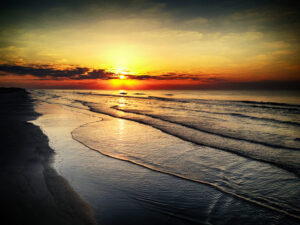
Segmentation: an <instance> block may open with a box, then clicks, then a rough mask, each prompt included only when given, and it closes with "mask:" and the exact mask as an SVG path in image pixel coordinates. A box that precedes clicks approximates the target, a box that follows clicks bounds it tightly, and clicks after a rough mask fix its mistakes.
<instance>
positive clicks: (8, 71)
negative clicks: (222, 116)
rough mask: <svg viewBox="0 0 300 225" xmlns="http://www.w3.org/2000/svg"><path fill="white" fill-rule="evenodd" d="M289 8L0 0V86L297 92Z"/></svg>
mask: <svg viewBox="0 0 300 225" xmlns="http://www.w3.org/2000/svg"><path fill="white" fill-rule="evenodd" d="M296 3H297V2H296V1H288V0H285V1H279V0H272V1H267V0H260V1H258V0H252V1H248V0H244V1H240V0H224V1H216V0H209V1H201V0H197V1H196V0H195V1H194V0H184V1H179V0H166V1H163V0H115V1H114V0H110V1H108V0H107V1H106V0H102V1H101V0H73V1H67V0H39V1H35V0H32V1H26V0H10V1H6V0H4V1H1V3H0V4H1V7H0V86H6V87H7V86H16V87H25V88H71V89H207V88H208V89H210V88H211V89H223V88H224V89H228V88H229V89H230V88H233V89H235V88H237V89H247V88H250V89H251V88H254V89H257V88H259V89H269V88H284V89H286V88H297V87H298V85H299V84H300V16H299V14H300V13H299V12H300V8H299V6H297V4H296Z"/></svg>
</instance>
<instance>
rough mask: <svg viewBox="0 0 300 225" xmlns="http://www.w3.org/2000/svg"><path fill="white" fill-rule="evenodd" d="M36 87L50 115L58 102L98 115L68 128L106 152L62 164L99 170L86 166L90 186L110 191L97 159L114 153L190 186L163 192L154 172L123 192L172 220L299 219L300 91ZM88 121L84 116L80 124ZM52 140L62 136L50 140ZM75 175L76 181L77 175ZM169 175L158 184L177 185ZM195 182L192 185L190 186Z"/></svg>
mask: <svg viewBox="0 0 300 225" xmlns="http://www.w3.org/2000/svg"><path fill="white" fill-rule="evenodd" d="M31 93H32V95H33V97H34V98H35V99H36V100H38V102H39V103H38V104H41V105H43V104H44V105H43V110H42V112H43V114H45V115H46V114H47V110H46V108H47V107H48V108H49V109H50V108H51V107H50V106H51V105H52V106H53V105H56V106H60V107H63V108H64V109H65V110H71V111H72V112H73V113H75V114H76V113H77V114H79V113H88V114H90V115H93V116H97V117H99V119H97V120H95V121H92V122H90V121H89V122H84V119H82V124H80V125H79V126H77V127H76V128H74V129H72V131H71V132H70V134H71V135H72V138H73V140H75V141H76V142H79V143H81V144H82V146H85V148H87V149H89V150H90V151H91V152H95V151H96V152H99V153H101V154H96V155H95V156H94V157H91V156H89V158H88V154H90V153H88V152H89V151H85V153H83V152H82V153H80V154H79V153H78V155H77V156H76V154H77V153H75V152H74V156H72V157H73V158H72V159H69V161H68V159H66V158H68V156H67V154H65V155H64V156H61V161H62V162H61V163H62V164H63V163H64V161H65V163H66V162H69V163H72V162H74V163H79V161H81V165H83V166H84V167H85V168H87V167H88V168H89V170H91V171H93V172H92V175H89V173H88V172H85V176H86V177H85V178H86V179H88V180H89V182H91V183H92V184H93V185H92V186H93V188H92V189H97V188H99V190H100V189H101V188H102V189H103V182H104V183H105V181H103V182H100V184H99V186H97V185H96V184H95V183H97V179H101V177H103V176H104V175H103V172H101V171H102V170H103V167H102V168H101V169H99V168H100V167H101V165H100V164H101V163H99V162H98V161H97V160H100V157H102V158H103V157H104V158H105V157H109V158H112V159H109V160H114V161H116V159H120V160H122V161H125V162H130V164H133V165H134V168H143V170H144V169H145V168H146V169H150V171H155V173H159V174H162V176H168V177H172V178H170V179H175V180H180V182H183V184H182V189H180V188H179V186H178V187H176V186H168V189H169V191H170V193H171V192H172V193H178V191H180V195H179V196H177V200H174V199H173V198H171V199H170V196H169V197H167V196H168V194H169V193H168V191H166V190H165V189H164V190H165V191H166V193H165V192H164V191H161V190H157V191H155V188H156V187H157V184H155V182H156V181H158V180H159V178H154V179H153V180H155V179H156V181H153V182H154V183H151V182H150V181H149V179H147V181H146V180H143V179H142V178H139V179H142V180H143V182H145V183H144V184H143V182H141V183H139V185H133V186H132V187H126V188H123V190H125V189H126V190H127V191H129V192H130V191H131V193H134V194H130V196H132V198H131V199H134V200H132V201H138V202H140V204H142V205H143V207H144V206H145V205H148V206H149V204H150V205H151V207H150V208H151V209H153V210H157V211H159V213H161V214H164V215H168V217H170V218H172V217H174V218H177V219H178V221H183V222H182V223H181V222H178V221H177V222H171V223H170V224H194V223H196V224H197V223H199V224H283V222H284V223H285V224H296V223H297V222H299V223H300V179H299V177H300V93H299V92H295V91H198V90H155V91H149V90H147V91H146V90H145V91H143V90H137V91H133V90H131V91H125V90H123V91H122V90H121V91H103V90H97V91H96V90H31ZM50 111H51V110H50ZM50 111H49V114H50ZM51 113H53V109H52V111H51ZM57 117H59V116H57ZM42 118H43V116H42ZM80 120H81V119H80V116H78V118H77V121H80ZM55 121H56V119H55V118H54V117H52V118H51V121H50V122H49V121H48V124H47V123H45V122H44V123H41V125H40V126H41V127H42V128H43V129H44V130H46V131H47V126H48V127H49V126H50V125H49V123H52V125H51V126H52V127H54V124H55ZM43 126H44V127H43ZM57 138H58V139H59V137H57ZM51 141H52V142H53V143H54V142H55V141H56V142H57V140H54V139H51V137H50V142H51ZM61 141H63V140H61ZM53 146H54V148H55V144H54V145H53ZM57 148H58V147H57ZM74 148H75V147H74ZM54 150H56V149H54ZM92 150H93V151H92ZM57 151H59V150H57ZM62 151H64V150H62ZM93 154H94V153H93ZM103 155H104V156H103ZM76 157H77V158H76ZM97 157H99V159H97ZM74 158H76V159H74ZM87 158H88V159H87ZM119 162H120V161H119V160H117V161H116V164H117V163H119ZM120 163H122V162H120ZM102 164H103V163H102ZM136 165H137V166H136ZM68 166H69V167H70V165H67V164H65V165H64V166H62V167H64V168H67V167H68ZM66 170H67V169H66ZM107 170H109V168H108V167H107ZM128 170H130V171H129V172H128V171H127V172H125V171H122V170H120V172H119V176H123V177H124V176H125V177H126V176H128V183H130V182H131V181H130V180H134V179H137V178H135V176H134V173H135V172H134V171H138V169H128ZM69 173H70V174H71V172H69ZM136 173H137V172H136ZM67 174H68V173H67ZM78 174H80V172H79V173H78ZM165 174H167V175H165ZM66 176H67V175H66ZM106 176H109V175H106ZM70 177H71V175H70ZM145 177H147V176H146V175H145ZM67 178H68V177H67ZM72 179H75V180H76V176H75V175H74V174H73V175H72ZM118 179H121V178H118ZM166 179H167V178H164V179H162V180H163V181H161V180H160V181H159V184H160V185H163V184H164V182H166V184H168V185H169V184H171V183H172V182H173V181H172V182H171V181H165V180H166ZM108 180H109V179H108V178H107V182H109V181H108ZM74 182H75V181H74ZM113 182H117V181H113ZM123 182H124V181H123ZM149 182H150V183H149ZM174 182H175V181H174ZM71 183H72V182H71ZM75 183H76V182H75ZM175 183H176V182H175ZM187 183H192V184H193V187H189V188H187V187H188V184H187ZM77 184H78V190H79V192H81V193H80V194H82V195H84V196H86V199H87V201H90V204H91V205H92V206H93V207H94V209H95V211H96V214H97V207H98V205H101V204H102V206H101V207H104V206H103V204H104V205H105V202H103V201H102V202H99V203H98V202H96V200H95V199H97V196H99V195H100V193H97V194H95V193H96V192H94V191H90V189H89V188H87V187H86V186H85V187H84V188H80V187H79V186H80V182H79V181H78V183H77ZM140 185H142V187H140ZM147 185H148V186H147ZM90 187H91V186H90ZM145 187H151V188H150V190H148V189H147V190H148V191H147V194H145V192H144V191H142V190H144V188H145ZM202 187H204V189H203V188H202ZM120 188H121V187H120ZM75 189H76V188H75ZM121 189H122V188H121ZM206 189H207V191H205V190H206ZM87 190H89V191H87ZM139 190H140V191H141V192H140V193H139ZM182 190H185V191H184V192H181V191H182ZM210 190H212V192H210ZM151 191H152V192H154V193H151ZM91 193H94V194H91ZM158 193H159V196H160V197H158V196H157V195H158ZM191 193H193V194H192V195H191ZM92 195H93V196H94V197H91V196H92ZM145 195H147V197H146V196H145ZM193 196H194V198H193ZM92 198H94V199H92ZM197 199H198V200H197ZM199 199H201V200H199ZM228 199H230V200H228ZM112 201H113V200H112ZM128 201H129V200H128ZM174 202H176V203H174ZM124 204H125V203H124ZM143 207H142V208H143ZM174 207H175V208H174ZM176 207H177V208H176ZM136 208H137V207H136ZM144 208H147V207H144ZM245 209H246V210H245ZM117 210H122V208H117V209H115V211H111V213H112V215H118V213H117ZM145 210H146V211H147V210H148V209H145ZM99 211H101V210H99ZM102 211H103V210H102ZM99 213H100V214H101V212H99ZM131 213H132V214H131ZM131 213H128V216H129V215H131V216H132V215H134V213H133V212H131ZM99 217H100V219H99V220H100V222H101V216H99ZM123 217H126V215H123ZM137 217H142V215H140V214H139V215H137ZM120 218H122V216H120ZM158 221H160V222H161V224H169V223H165V222H162V220H158ZM245 221H248V222H249V223H246V222H245ZM148 222H149V224H153V222H155V221H151V220H149V221H148ZM118 223H120V221H119V220H116V219H109V218H106V220H105V221H104V224H110V225H112V224H118ZM124 224H126V222H124ZM131 224H135V223H134V222H132V223H131ZM136 224H138V223H136ZM145 224H147V222H145ZM157 224H160V223H159V222H157Z"/></svg>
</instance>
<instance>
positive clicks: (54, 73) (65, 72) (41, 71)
mask: <svg viewBox="0 0 300 225" xmlns="http://www.w3.org/2000/svg"><path fill="white" fill-rule="evenodd" d="M0 71H2V72H5V73H0V76H6V75H9V74H15V75H19V76H25V75H32V76H34V77H37V78H41V79H54V80H63V79H71V80H87V79H100V80H110V79H116V78H117V77H118V75H117V74H115V73H113V72H109V71H106V70H105V69H89V68H87V67H75V68H70V69H55V68H52V67H50V66H48V65H43V66H39V67H37V66H18V65H0ZM126 78H127V79H132V80H201V81H204V80H205V81H219V80H220V79H219V78H216V77H213V78H210V77H208V78H207V76H206V77H204V76H203V75H188V74H176V73H170V74H162V75H131V74H129V75H126Z"/></svg>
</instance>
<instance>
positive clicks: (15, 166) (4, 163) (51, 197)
mask: <svg viewBox="0 0 300 225" xmlns="http://www.w3.org/2000/svg"><path fill="white" fill-rule="evenodd" d="M37 116H38V114H36V113H35V112H34V110H33V102H32V100H31V99H30V97H29V96H28V94H27V92H26V91H25V90H23V89H6V88H0V124H1V125H0V182H1V183H0V196H1V210H0V215H1V219H0V223H1V224H18V225H21V224H30V225H35V224H39V225H44V224H51V225H60V224H61V225H68V224H80V225H81V224H82V225H84V224H96V222H95V220H94V219H93V214H92V211H91V209H90V207H89V206H88V205H87V203H85V202H84V201H83V200H82V199H81V198H80V196H79V195H78V194H76V193H75V192H74V191H73V189H72V188H71V187H70V185H69V184H68V182H67V181H66V180H65V179H64V178H63V177H61V176H60V175H58V174H57V172H56V171H55V170H54V169H53V168H52V167H51V166H50V163H51V159H52V156H53V153H54V152H53V150H52V149H51V148H50V147H49V146H48V138H47V137H46V136H45V135H44V134H43V132H42V131H41V130H40V128H39V127H37V126H35V125H33V124H31V123H28V122H27V121H28V120H32V119H35V118H36V117H37Z"/></svg>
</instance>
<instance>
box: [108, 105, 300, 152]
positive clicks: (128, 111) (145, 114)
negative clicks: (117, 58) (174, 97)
mask: <svg viewBox="0 0 300 225" xmlns="http://www.w3.org/2000/svg"><path fill="white" fill-rule="evenodd" d="M111 108H113V109H116V110H119V111H123V112H127V113H135V114H139V115H144V116H148V117H152V118H155V119H160V120H163V121H166V122H169V123H175V124H178V125H181V126H184V127H188V128H192V129H196V130H198V131H201V132H205V133H208V134H212V135H218V136H220V137H223V138H229V139H235V140H240V141H247V142H250V143H254V144H259V145H264V146H267V147H272V148H281V149H289V150H296V151H299V150H300V148H297V147H294V148H293V147H288V146H282V145H276V144H270V143H266V142H260V141H255V140H251V139H246V138H239V137H232V136H229V135H225V134H220V133H216V132H212V131H209V130H205V129H201V128H199V127H198V126H195V125H191V124H186V123H182V122H178V121H174V120H170V119H165V118H164V117H162V116H157V115H153V114H149V113H144V112H138V111H136V110H126V109H121V108H119V107H118V106H112V107H111Z"/></svg>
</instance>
